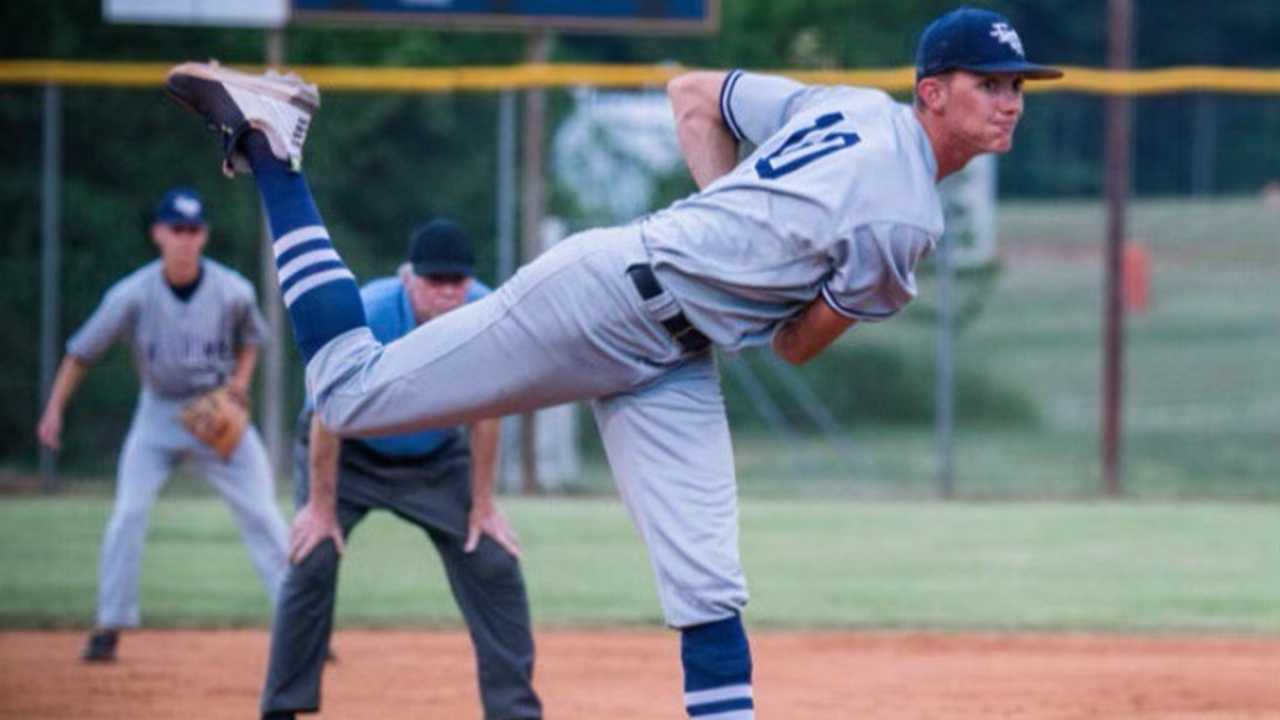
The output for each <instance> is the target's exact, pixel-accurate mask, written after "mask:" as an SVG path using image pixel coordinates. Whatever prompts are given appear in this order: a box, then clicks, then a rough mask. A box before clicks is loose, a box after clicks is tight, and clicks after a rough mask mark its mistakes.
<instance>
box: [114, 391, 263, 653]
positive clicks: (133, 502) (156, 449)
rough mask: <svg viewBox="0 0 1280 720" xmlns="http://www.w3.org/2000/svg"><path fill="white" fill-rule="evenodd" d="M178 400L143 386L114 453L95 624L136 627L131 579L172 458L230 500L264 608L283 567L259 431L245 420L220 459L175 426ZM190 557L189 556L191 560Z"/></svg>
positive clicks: (138, 566)
mask: <svg viewBox="0 0 1280 720" xmlns="http://www.w3.org/2000/svg"><path fill="white" fill-rule="evenodd" d="M182 405H183V401H181V400H175V399H171V398H165V397H162V396H160V395H157V394H155V393H153V392H151V391H150V390H146V389H144V390H143V392H142V394H141V396H140V397H139V398H138V407H137V409H136V410H135V411H134V414H133V424H132V425H131V426H130V427H129V434H128V436H127V437H126V438H125V441H124V449H123V450H122V451H121V453H120V463H119V469H118V471H117V476H116V500H115V507H114V508H113V509H112V511H111V519H110V520H108V521H107V528H106V531H105V533H104V536H103V541H102V564H101V566H100V568H99V578H98V617H97V622H98V626H99V627H113V628H123V627H137V626H138V624H139V622H140V620H141V611H140V609H139V600H138V584H139V581H140V579H141V576H142V550H143V545H144V542H145V540H146V537H147V526H148V524H149V520H150V516H151V507H152V506H153V505H155V502H156V497H157V496H158V495H159V494H160V490H161V488H163V487H164V485H165V483H167V482H168V481H169V476H170V474H171V473H172V472H173V468H174V466H175V465H177V463H178V461H179V460H181V459H183V458H186V459H189V460H191V461H192V462H193V463H194V464H195V465H196V466H198V467H199V468H200V470H201V472H202V473H203V474H204V476H205V478H206V479H207V480H208V481H209V484H211V485H213V486H214V487H215V488H216V489H217V490H218V492H219V493H220V494H221V495H222V498H223V499H224V500H226V502H227V505H228V506H230V508H231V512H232V515H233V516H234V517H235V521H236V525H238V526H239V528H240V536H241V537H242V538H244V544H245V547H247V548H248V550H249V558H250V560H252V562H253V567H254V569H255V570H256V571H257V573H258V577H259V579H260V580H262V585H263V587H265V588H266V590H267V596H268V598H269V600H270V602H271V606H272V607H274V606H275V602H276V594H277V591H278V590H279V588H280V582H281V581H282V580H283V579H284V572H285V566H286V565H288V557H287V555H288V548H287V542H288V529H287V528H286V527H285V524H284V518H283V517H281V515H280V507H279V506H278V505H277V504H276V495H275V480H274V478H273V477H272V475H271V466H270V463H269V462H268V460H267V451H266V449H265V448H264V447H263V445H262V440H261V438H259V437H258V432H257V430H255V429H254V428H253V426H249V428H248V429H246V430H245V433H244V437H243V438H242V439H241V440H240V445H239V446H238V447H236V450H235V452H234V453H233V454H232V455H231V457H230V459H228V460H223V459H222V458H221V457H219V456H218V455H217V453H215V452H214V451H213V450H212V449H210V448H209V447H208V446H206V445H205V444H204V443H202V442H200V441H199V440H198V439H196V438H195V437H194V436H193V435H192V434H191V433H189V432H187V429H186V428H184V427H183V426H182V423H181V420H180V419H179V416H180V415H181V413H182ZM193 560H194V559H193Z"/></svg>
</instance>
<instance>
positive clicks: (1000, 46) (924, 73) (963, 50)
mask: <svg viewBox="0 0 1280 720" xmlns="http://www.w3.org/2000/svg"><path fill="white" fill-rule="evenodd" d="M949 70H969V71H972V72H977V73H1021V74H1022V75H1024V76H1026V77H1028V78H1031V79H1034V80H1052V79H1054V78H1060V77H1062V71H1061V70H1059V69H1057V68H1054V67H1049V66H1047V65H1037V64H1036V63H1033V62H1028V61H1027V56H1026V53H1025V52H1024V51H1023V49H1022V40H1021V39H1019V38H1018V32H1017V31H1016V30H1014V29H1013V25H1012V24H1011V23H1010V22H1009V19H1008V18H1006V17H1005V16H1003V15H1001V14H1000V13H997V12H992V11H990V10H979V9H977V8H971V7H962V8H959V9H956V10H952V11H951V12H949V13H947V14H946V15H943V16H942V17H940V18H938V19H937V20H934V21H933V22H932V23H929V27H927V28H925V30H924V34H922V35H921V36H920V45H919V46H918V47H917V48H916V80H920V79H921V78H926V77H929V76H930V75H938V74H941V73H944V72H947V71H949Z"/></svg>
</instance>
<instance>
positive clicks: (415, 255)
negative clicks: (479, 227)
mask: <svg viewBox="0 0 1280 720" xmlns="http://www.w3.org/2000/svg"><path fill="white" fill-rule="evenodd" d="M409 263H410V264H411V265H413V272H414V274H416V275H433V274H441V275H443V274H453V273H459V274H462V275H471V274H473V272H474V271H475V266H476V255H475V251H474V250H473V249H472V247H471V237H470V236H469V235H467V233H466V232H465V231H464V230H463V229H462V228H461V227H459V226H458V224H457V223H455V222H453V221H452V220H445V219H443V218H440V219H436V220H432V221H431V222H429V223H426V224H425V225H419V226H418V227H417V228H415V229H414V231H413V233H412V234H411V235H410V236H409Z"/></svg>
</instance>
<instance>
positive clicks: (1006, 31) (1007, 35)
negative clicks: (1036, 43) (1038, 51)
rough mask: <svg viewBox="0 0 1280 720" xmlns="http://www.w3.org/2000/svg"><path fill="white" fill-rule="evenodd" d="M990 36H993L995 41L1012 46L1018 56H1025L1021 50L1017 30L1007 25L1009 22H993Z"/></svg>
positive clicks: (1020, 41)
mask: <svg viewBox="0 0 1280 720" xmlns="http://www.w3.org/2000/svg"><path fill="white" fill-rule="evenodd" d="M991 37H993V38H995V39H996V42H998V43H1001V44H1004V45H1008V46H1009V47H1011V48H1013V51H1014V52H1016V53H1018V57H1026V53H1024V52H1023V51H1022V40H1020V39H1019V38H1018V31H1017V30H1014V29H1013V28H1011V27H1009V23H1002V22H998V23H993V24H992V25H991Z"/></svg>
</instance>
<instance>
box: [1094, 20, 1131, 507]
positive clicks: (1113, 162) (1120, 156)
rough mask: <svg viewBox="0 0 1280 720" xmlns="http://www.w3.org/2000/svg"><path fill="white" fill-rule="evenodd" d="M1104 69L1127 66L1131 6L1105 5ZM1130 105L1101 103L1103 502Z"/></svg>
mask: <svg viewBox="0 0 1280 720" xmlns="http://www.w3.org/2000/svg"><path fill="white" fill-rule="evenodd" d="M1107 15H1108V23H1107V27H1108V28H1109V35H1108V38H1107V65H1108V66H1109V67H1110V68H1111V69H1113V70H1127V69H1129V68H1130V67H1131V66H1132V64H1133V63H1132V57H1133V51H1132V38H1133V2H1132V0H1108V4H1107ZM1131 107H1132V105H1131V100H1130V99H1129V97H1128V96H1125V95H1114V96H1112V97H1110V98H1108V99H1107V130H1106V148H1107V151H1106V153H1107V159H1106V165H1107V177H1106V181H1105V188H1106V196H1107V252H1106V283H1105V288H1106V297H1105V302H1104V307H1105V310H1104V312H1105V318H1104V331H1103V348H1104V349H1103V360H1102V475H1103V483H1104V488H1103V490H1104V492H1106V494H1107V495H1108V496H1109V497H1118V496H1119V495H1120V493H1121V478H1120V451H1121V431H1122V424H1123V418H1124V305H1123V303H1122V298H1121V290H1122V283H1123V277H1122V275H1123V272H1124V267H1123V263H1124V243H1125V234H1126V227H1127V224H1126V222H1125V211H1126V209H1127V205H1128V201H1129V182H1130V181H1129V147H1130V126H1131V122H1132V120H1131Z"/></svg>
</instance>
